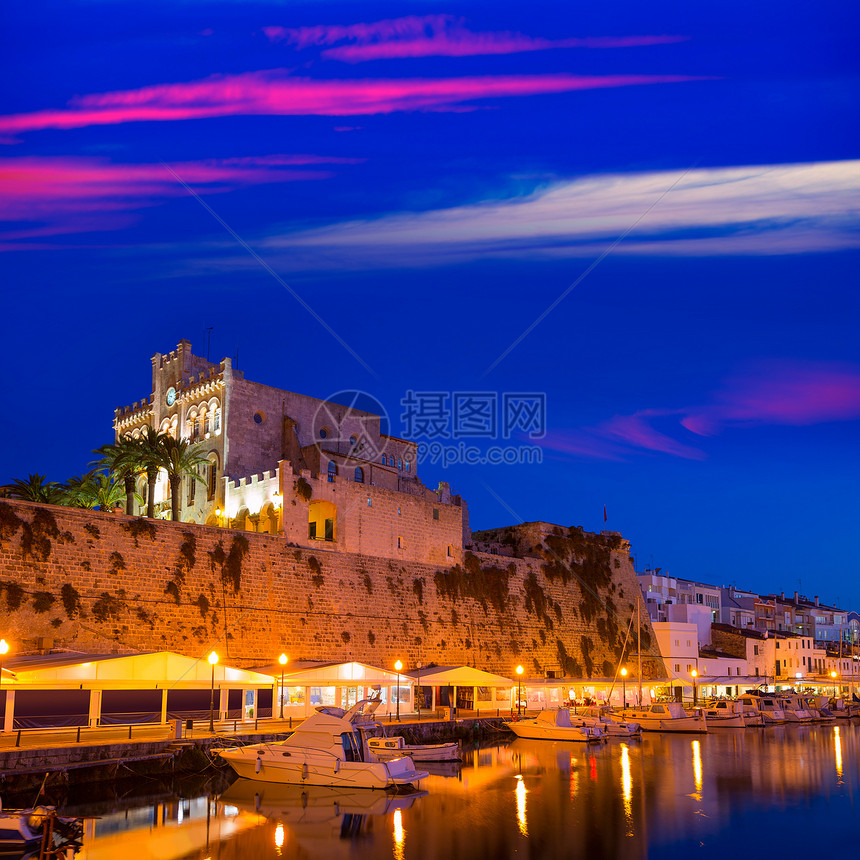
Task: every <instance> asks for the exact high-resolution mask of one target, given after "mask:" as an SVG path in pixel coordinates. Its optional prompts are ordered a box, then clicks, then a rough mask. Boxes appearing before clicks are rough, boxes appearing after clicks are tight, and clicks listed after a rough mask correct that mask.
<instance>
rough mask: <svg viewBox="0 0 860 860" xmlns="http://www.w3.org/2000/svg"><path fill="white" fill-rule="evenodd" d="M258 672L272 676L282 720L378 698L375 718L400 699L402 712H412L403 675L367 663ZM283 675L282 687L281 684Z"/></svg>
mask: <svg viewBox="0 0 860 860" xmlns="http://www.w3.org/2000/svg"><path fill="white" fill-rule="evenodd" d="M257 671H260V672H264V673H266V674H267V675H271V676H272V677H273V678H274V679H275V684H276V687H277V688H278V690H279V692H278V693H277V694H276V696H275V707H276V710H277V712H278V714H279V713H280V705H281V701H283V713H284V716H285V717H305V716H309V715H310V714H311V713H313V709H314V708H315V707H316V706H317V705H336V706H338V707H342V708H349V707H351V706H352V705H354V704H355V703H356V702H357V701H360V700H361V699H367V698H371V697H372V696H373V695H375V694H377V693H378V694H379V695H380V696H381V698H382V702H383V704H382V705H381V706H380V708H379V709H378V710H377V712H376V713H377V715H382V714H387V713H390V712H393V711H394V710H395V709H396V703H397V699H398V697H399V700H400V705H401V706H402V707H401V711H409V710H411V709H412V706H411V702H412V685H413V681H412V678H411V677H409V676H408V675H407V674H406V673H405V672H400V673H399V674H398V673H397V672H396V671H393V670H389V669H380V668H379V667H377V666H371V665H369V664H367V663H358V662H355V661H351V662H348V663H317V662H311V661H304V662H298V663H289V662H288V663H286V664H285V665H284V666H281V665H280V664H279V663H272V664H267V665H265V666H258V667H257ZM282 673H283V683H282V682H281V681H282Z"/></svg>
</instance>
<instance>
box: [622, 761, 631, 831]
mask: <svg viewBox="0 0 860 860" xmlns="http://www.w3.org/2000/svg"><path fill="white" fill-rule="evenodd" d="M621 793H622V795H623V797H624V817H625V819H626V821H627V835H628V836H632V835H633V777H632V776H631V775H630V749H629V748H628V746H627V744H621Z"/></svg>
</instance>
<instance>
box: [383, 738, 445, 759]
mask: <svg viewBox="0 0 860 860" xmlns="http://www.w3.org/2000/svg"><path fill="white" fill-rule="evenodd" d="M401 741H402V738H370V739H369V740H368V742H367V745H368V748H369V749H370V751H371V752H372V753H373V755H374V756H376V758H378V759H379V760H380V761H390V760H391V759H394V758H400V757H401V756H409V758H411V759H412V761H428V762H429V761H460V760H461V758H462V754H461V752H460V745H459V744H456V743H445V744H404V743H401Z"/></svg>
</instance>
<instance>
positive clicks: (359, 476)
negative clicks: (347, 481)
mask: <svg viewBox="0 0 860 860" xmlns="http://www.w3.org/2000/svg"><path fill="white" fill-rule="evenodd" d="M355 483H356V484H363V483H364V469H362V468H361V466H356V467H355Z"/></svg>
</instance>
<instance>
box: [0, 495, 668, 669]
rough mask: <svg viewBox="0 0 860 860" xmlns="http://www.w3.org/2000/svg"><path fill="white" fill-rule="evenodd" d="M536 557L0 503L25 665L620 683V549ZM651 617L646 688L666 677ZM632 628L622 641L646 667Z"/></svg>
mask: <svg viewBox="0 0 860 860" xmlns="http://www.w3.org/2000/svg"><path fill="white" fill-rule="evenodd" d="M554 528H555V533H554V534H552V535H550V536H549V537H547V538H546V539H545V543H544V544H542V545H541V547H537V548H536V550H537V551H536V552H535V553H533V555H532V557H529V558H513V557H503V556H499V555H490V554H487V553H482V552H477V553H470V552H467V553H465V555H464V559H463V562H462V564H457V565H454V566H453V567H446V566H440V565H433V564H421V563H416V562H404V563H400V562H398V561H396V560H392V559H380V558H374V557H370V556H366V555H357V554H348V553H338V552H331V551H324V550H322V549H319V550H317V549H314V550H308V549H305V548H297V547H294V546H290V545H289V543H288V542H287V540H286V539H285V538H284V537H283V536H282V535H269V534H256V533H249V532H245V531H237V530H232V529H224V528H217V527H207V526H199V525H190V524H184V523H173V522H167V521H163V520H147V519H144V518H135V517H127V516H124V515H119V514H108V513H101V512H93V511H88V510H80V509H74V508H61V507H53V506H48V505H38V504H33V503H27V502H12V501H3V500H0V635H2V636H3V637H4V638H6V639H7V640H10V641H11V642H12V643H13V644H14V648H15V651H16V652H18V653H22V652H28V651H29V652H33V651H37V650H40V649H41V650H46V649H49V648H54V649H69V650H76V651H84V652H87V653H94V654H95V653H101V654H104V653H111V652H116V653H128V652H132V651H150V650H169V651H175V652H178V653H181V654H185V655H188V656H192V657H202V656H205V655H206V654H207V653H208V652H209V651H210V650H211V649H215V650H217V651H218V653H219V655H221V657H222V660H223V662H225V663H228V664H231V665H234V666H239V667H244V668H248V667H252V666H257V665H263V664H271V663H272V662H273V661H274V660H275V659H276V657H277V655H278V654H280V653H281V652H282V651H284V652H286V653H287V654H288V655H289V657H290V660H291V661H298V660H324V661H347V660H357V661H360V662H365V663H369V664H371V665H376V666H379V667H386V668H387V667H390V666H391V665H392V664H393V663H394V661H396V660H397V659H400V660H402V661H403V662H404V665H405V666H406V667H407V668H412V667H414V666H416V665H417V664H418V663H419V662H420V663H421V664H422V665H425V666H426V665H428V664H430V663H434V664H438V665H460V664H468V665H471V666H475V667H477V668H479V669H485V670H488V671H491V672H496V673H499V674H501V675H505V676H507V677H510V676H511V675H512V673H513V671H514V667H515V666H516V665H517V664H522V666H523V668H524V672H525V675H526V677H529V676H532V677H534V676H543V675H546V674H547V673H550V672H552V673H555V675H556V676H557V677H561V676H565V677H575V678H589V677H606V676H608V677H610V678H611V677H612V676H613V675H614V674H615V669H616V666H617V664H618V661H619V658H620V655H621V651H622V646H623V643H624V640H625V636H626V634H627V629H628V624H629V622H630V618H631V616H632V615H633V614H634V613H635V599H636V594H637V590H638V585H637V582H636V576H635V573H634V570H633V567H632V565H631V562H630V558H629V555H628V552H627V545H626V544H625V543H624V542H623V541H622V540H621V539H620V538H618V537H614V536H599V535H593V534H590V533H587V532H583V531H581V530H579V529H576V528H571V529H563V528H560V527H554ZM656 647H657V646H656V637H655V636H654V635H653V631H652V629H651V626H650V622H649V621H648V619H647V614H645V613H643V617H642V651H643V669H644V671H643V674H644V676H645V677H646V678H648V677H657V676H659V675H661V674H662V673H663V671H664V668H663V665H662V661H661V660H660V659H659V656H657V654H658V652H657V650H656ZM635 649H636V630H635V625H634V627H633V629H632V630H631V632H630V639H629V641H628V643H627V651H626V653H627V655H628V657H627V659H626V662H627V664H628V665H635V660H636V658H635V656H630V655H631V654H633V653H634V652H635Z"/></svg>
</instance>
